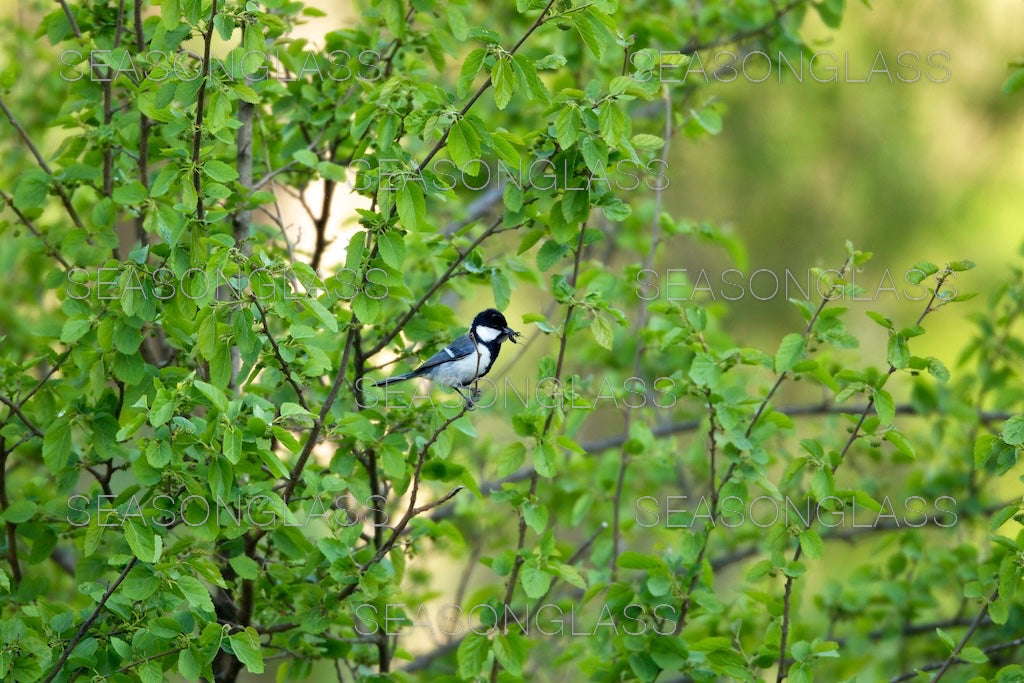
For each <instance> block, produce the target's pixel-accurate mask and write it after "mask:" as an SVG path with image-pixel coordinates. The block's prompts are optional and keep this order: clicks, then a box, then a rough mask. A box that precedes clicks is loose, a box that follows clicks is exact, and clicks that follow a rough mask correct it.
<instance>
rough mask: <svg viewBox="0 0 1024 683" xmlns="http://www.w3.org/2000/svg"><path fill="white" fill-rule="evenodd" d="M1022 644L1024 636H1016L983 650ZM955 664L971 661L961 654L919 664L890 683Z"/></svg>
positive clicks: (933, 679) (988, 650)
mask: <svg viewBox="0 0 1024 683" xmlns="http://www.w3.org/2000/svg"><path fill="white" fill-rule="evenodd" d="M1021 645H1024V636H1021V637H1020V638H1014V639H1013V640H1011V641H1009V642H1006V643H997V644H995V645H989V646H988V647H983V648H981V651H982V652H984V653H985V654H986V655H990V654H994V653H996V652H1001V651H1003V650H1009V649H1012V648H1015V647H1020V646H1021ZM953 664H970V662H968V661H967V660H966V659H961V658H960V657H959V656H957V657H955V658H953V659H952V660H946V661H942V662H932V663H931V664H925V665H924V666H919V667H917V668H916V669H915V670H914V671H911V672H910V673H905V674H901V675H899V676H896V677H894V678H891V679H889V683H902V682H903V681H910V680H913V679H915V678H917V672H918V671H935V670H936V669H943V667H945V669H948V668H949V667H950V666H952V665H953ZM945 669H943V675H945ZM935 680H937V679H935V678H932V681H935Z"/></svg>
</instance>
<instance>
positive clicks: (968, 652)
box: [960, 645, 988, 664]
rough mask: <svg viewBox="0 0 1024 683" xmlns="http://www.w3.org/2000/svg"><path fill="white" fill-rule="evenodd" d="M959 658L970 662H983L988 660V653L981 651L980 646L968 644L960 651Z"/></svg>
mask: <svg viewBox="0 0 1024 683" xmlns="http://www.w3.org/2000/svg"><path fill="white" fill-rule="evenodd" d="M960 658H961V659H964V660H966V661H968V662H970V663H971V664H984V663H985V662H987V661H988V655H986V654H985V653H984V652H982V651H981V649H980V648H977V647H974V646H973V645H968V646H967V647H965V648H964V649H963V650H961V651H960Z"/></svg>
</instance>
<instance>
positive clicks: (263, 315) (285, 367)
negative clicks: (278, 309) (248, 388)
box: [249, 294, 309, 411]
mask: <svg viewBox="0 0 1024 683" xmlns="http://www.w3.org/2000/svg"><path fill="white" fill-rule="evenodd" d="M249 298H250V299H251V300H252V302H253V304H255V306H256V310H257V311H259V312H260V323H261V324H262V325H263V334H265V335H266V337H267V339H269V340H270V345H271V346H272V347H273V349H274V357H275V358H276V359H277V362H278V363H280V364H281V373H282V374H283V375H284V378H285V379H286V380H288V383H289V384H291V385H292V389H294V390H295V395H296V396H298V398H299V405H301V406H302V407H303V408H305V409H306V410H307V411H308V410H309V404H308V403H306V397H305V394H304V393H303V391H302V387H301V386H299V383H298V382H296V381H295V378H293V377H292V369H291V366H290V365H289V364H288V362H287V361H286V360H285V359H284V357H283V356H282V355H281V349H280V347H279V346H278V345H277V340H276V339H274V335H273V334H271V332H270V326H269V325H268V324H267V312H266V311H265V310H263V307H262V306H260V302H259V301H258V300H257V299H256V296H255V295H254V294H250V295H249Z"/></svg>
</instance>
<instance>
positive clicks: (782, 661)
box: [775, 269, 988, 683]
mask: <svg viewBox="0 0 1024 683" xmlns="http://www.w3.org/2000/svg"><path fill="white" fill-rule="evenodd" d="M950 274H951V271H949V270H948V269H947V270H946V271H944V272H943V273H942V274H941V275H939V277H938V278H937V279H936V284H935V289H933V290H932V295H931V298H930V299H928V303H927V304H925V307H924V310H923V311H921V315H919V316H918V318H917V322H916V323H915V325H920V324H921V323H922V322H923V321H924V319H925V316H927V315H928V314H929V313H931V312H932V311H934V310H935V308H936V307H935V306H934V304H935V300H936V298H937V297H938V295H939V290H941V289H942V286H943V285H944V284H945V282H946V278H947V277H949V275H950ZM895 372H896V366H894V365H893V364H892V363H889V370H888V372H887V373H886V374H885V376H884V377H883V378H882V380H881V383H880V384H879V388H881V387H883V386H885V383H886V380H888V378H889V377H891V376H892V375H893V373H895ZM874 406H875V394H874V393H872V394H871V396H870V397H868V402H867V405H865V406H864V409H863V410H862V411H861V413H860V418H858V420H857V424H856V425H855V426H854V428H853V431H851V432H850V436H849V438H848V439H847V440H846V443H845V444H844V445H843V449H842V450H841V451H840V452H839V458H838V460H837V461H836V462H835V464H833V465H832V468H831V469H832V474H835V472H836V470H837V469H838V468H839V465H840V464H841V463H842V462H843V461H844V460H845V459H846V454H847V453H849V451H850V448H851V447H852V446H853V443H854V441H856V440H857V438H858V437H859V436H860V430H861V428H862V427H863V426H864V422H865V421H866V420H867V418H868V415H870V414H871V411H872V409H873V408H874ZM804 528H805V529H809V528H810V520H808V523H807V524H806V525H805V527H804ZM802 555H803V546H802V545H800V544H799V543H798V544H797V546H796V550H795V551H794V552H793V560H792V561H793V562H797V561H799V560H800V557H801V556H802ZM793 580H794V579H793V577H792V576H791V575H788V574H787V575H786V585H785V588H784V589H783V595H782V629H781V635H780V638H779V666H778V671H777V674H776V678H775V680H776V683H782V681H783V680H785V678H786V673H787V668H788V667H787V659H786V642H787V639H788V636H789V624H790V602H791V600H792V595H793ZM985 610H986V611H987V610H988V607H987V606H986V608H985ZM957 654H958V652H957ZM947 668H948V667H947ZM932 680H933V681H935V680H938V679H932Z"/></svg>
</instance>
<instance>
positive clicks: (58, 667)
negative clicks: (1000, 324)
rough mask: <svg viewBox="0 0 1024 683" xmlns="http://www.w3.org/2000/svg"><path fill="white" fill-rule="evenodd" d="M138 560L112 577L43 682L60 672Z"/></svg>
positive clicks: (132, 560) (133, 560)
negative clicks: (110, 582)
mask: <svg viewBox="0 0 1024 683" xmlns="http://www.w3.org/2000/svg"><path fill="white" fill-rule="evenodd" d="M138 561H139V558H137V557H132V559H131V560H130V561H129V562H128V564H126V565H125V567H124V570H123V571H122V572H121V574H120V576H118V577H117V578H116V579H114V582H113V583H112V584H110V586H109V587H108V588H107V591H106V592H105V593H104V594H103V597H101V598H100V601H99V602H98V603H96V607H95V609H93V611H92V614H90V615H89V618H88V619H86V620H85V621H84V622H83V623H82V625H81V626H80V627H79V628H78V632H77V633H75V636H74V637H73V638H72V639H71V642H69V643H68V644H67V647H65V648H64V653H63V654H61V656H60V659H58V660H57V664H56V665H55V666H54V667H53V670H52V671H50V675H49V676H47V677H46V679H45V680H44V681H43V683H51V681H53V679H54V678H56V677H57V674H58V673H60V670H61V667H62V666H64V662H66V661H68V657H69V656H71V651H72V650H74V649H75V646H76V645H78V643H79V641H80V640H82V638H83V637H85V634H86V633H88V631H89V627H90V626H92V624H93V622H94V621H96V618H97V617H99V615H100V612H102V611H103V606H104V605H105V604H107V600H109V599H110V596H111V595H113V594H114V591H116V590H117V587H118V586H120V585H121V582H122V581H124V579H125V577H126V576H128V572H130V571H131V570H132V567H134V566H135V564H136V563H137V562H138Z"/></svg>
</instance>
